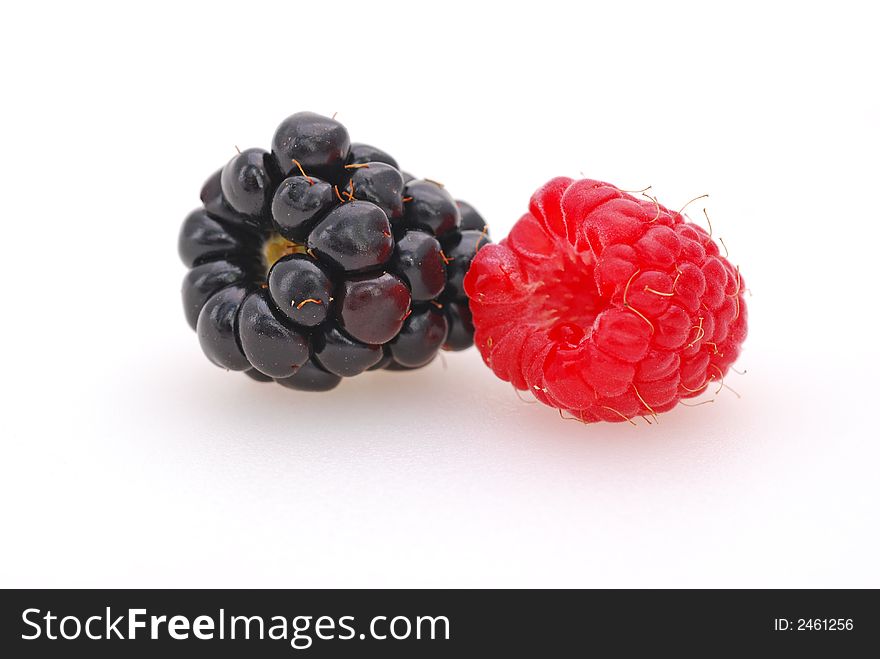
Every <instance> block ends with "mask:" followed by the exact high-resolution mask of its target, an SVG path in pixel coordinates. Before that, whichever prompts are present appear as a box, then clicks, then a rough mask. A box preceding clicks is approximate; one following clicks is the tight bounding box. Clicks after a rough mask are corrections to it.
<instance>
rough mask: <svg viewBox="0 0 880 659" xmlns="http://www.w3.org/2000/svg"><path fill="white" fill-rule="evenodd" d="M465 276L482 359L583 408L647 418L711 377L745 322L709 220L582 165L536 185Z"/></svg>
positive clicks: (570, 408)
mask: <svg viewBox="0 0 880 659" xmlns="http://www.w3.org/2000/svg"><path fill="white" fill-rule="evenodd" d="M682 210H683V209H682ZM725 251H726V250H725ZM464 288H465V291H466V292H467V294H468V296H469V298H470V308H471V312H472V316H473V324H474V326H475V328H476V329H475V342H476V345H477V347H478V348H479V350H480V353H481V355H482V357H483V360H484V361H485V362H486V364H487V365H488V366H489V367H490V368H491V369H492V370H493V371H494V372H495V374H496V375H497V376H498V377H499V378H501V379H502V380H505V381H507V382H510V383H512V384H513V386H514V387H515V388H516V389H518V390H528V391H530V392H532V394H534V396H535V397H536V398H537V399H538V400H539V401H541V402H542V403H545V404H547V405H550V406H552V407H556V408H558V409H559V410H560V411H566V412H568V413H570V414H571V415H572V416H573V417H574V418H576V419H579V420H581V421H584V422H595V421H611V422H625V421H629V422H630V423H633V419H634V418H635V417H637V416H644V417H645V418H646V419H648V418H651V417H653V418H654V419H656V415H657V414H659V413H662V412H666V411H669V410H671V409H672V408H674V407H675V406H676V405H678V404H679V403H680V402H681V401H682V400H684V399H688V398H693V397H695V396H699V395H700V394H702V393H704V392H705V391H706V390H707V388H708V387H710V386H711V387H713V391H716V388H717V391H720V388H721V386H722V385H723V379H724V376H725V375H726V373H727V372H728V370H729V369H730V367H731V365H732V364H733V363H734V361H736V359H737V357H738V356H739V354H740V350H741V346H742V343H743V341H744V340H745V337H746V332H747V310H746V305H745V300H744V298H743V294H744V291H745V284H744V282H743V278H742V275H741V274H740V271H739V268H738V267H734V266H733V265H732V264H731V263H730V262H729V261H728V259H727V258H726V257H725V256H722V255H721V250H720V249H719V246H718V244H716V242H715V241H714V240H713V239H712V236H711V235H710V233H709V232H707V231H706V230H705V229H703V228H702V227H701V226H698V225H697V224H694V223H693V222H689V221H687V219H686V218H685V217H684V215H682V212H681V211H674V210H670V209H668V208H666V207H665V206H663V205H662V204H660V203H659V202H658V201H657V200H656V199H654V198H653V197H648V196H643V197H642V198H639V197H636V196H634V195H633V194H630V193H628V192H625V191H623V190H621V189H619V188H617V187H616V186H614V185H612V184H610V183H603V182H601V181H595V180H590V179H583V180H578V181H575V180H572V179H570V178H565V177H559V178H554V179H552V180H551V181H549V182H548V183H547V184H545V185H544V186H543V187H541V188H540V189H539V190H538V191H537V192H535V194H534V195H533V196H532V199H531V203H530V204H529V212H527V213H526V214H525V215H523V216H522V218H520V219H519V220H518V221H517V222H516V224H515V225H514V227H513V229H512V231H511V232H510V234H509V235H508V236H507V237H506V238H505V239H504V240H501V241H500V242H499V243H497V244H492V245H488V246H486V247H485V248H484V249H482V250H480V252H479V253H478V254H477V255H476V257H475V259H474V261H473V263H472V265H471V268H470V270H469V272H468V274H467V276H466V277H465V279H464Z"/></svg>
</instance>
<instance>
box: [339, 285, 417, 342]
mask: <svg viewBox="0 0 880 659" xmlns="http://www.w3.org/2000/svg"><path fill="white" fill-rule="evenodd" d="M411 302H412V296H411V294H410V292H409V289H408V288H407V287H406V284H404V283H403V281H402V280H401V279H400V278H398V277H396V276H394V275H392V274H391V273H388V272H386V273H383V274H381V275H379V276H378V277H372V276H365V277H359V278H355V279H349V280H347V281H346V282H345V284H344V285H343V288H342V292H341V294H340V300H339V311H338V314H339V324H340V326H341V327H342V328H343V329H344V330H345V331H346V332H347V333H348V334H350V335H351V336H353V337H354V338H356V339H358V340H359V341H363V342H364V343H372V344H375V345H379V344H382V343H386V342H387V341H390V340H391V339H393V338H394V337H395V336H396V335H397V333H398V332H399V331H400V329H401V327H403V321H404V320H405V319H406V316H407V313H408V312H409V306H410V303H411Z"/></svg>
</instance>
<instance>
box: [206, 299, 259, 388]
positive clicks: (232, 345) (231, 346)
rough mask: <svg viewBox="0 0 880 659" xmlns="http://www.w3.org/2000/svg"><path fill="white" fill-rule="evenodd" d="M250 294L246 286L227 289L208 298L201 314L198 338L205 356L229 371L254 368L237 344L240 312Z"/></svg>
mask: <svg viewBox="0 0 880 659" xmlns="http://www.w3.org/2000/svg"><path fill="white" fill-rule="evenodd" d="M247 294H248V288H247V287H245V286H228V287H226V288H223V289H220V290H219V291H217V292H216V293H214V295H212V296H211V297H209V298H208V300H207V301H206V302H205V306H204V307H202V310H201V311H200V312H199V319H198V321H197V323H196V334H198V336H199V343H200V344H201V345H202V350H203V351H204V353H205V355H206V356H207V357H208V359H210V360H211V361H212V362H214V363H215V364H216V365H217V366H220V367H221V368H225V369H227V370H230V371H244V370H246V369H248V368H250V367H251V365H250V363H249V362H248V360H247V357H245V355H244V353H243V352H242V351H241V346H239V343H238V336H237V335H238V327H237V325H238V311H239V309H240V308H241V303H242V302H244V298H245V297H246V296H247Z"/></svg>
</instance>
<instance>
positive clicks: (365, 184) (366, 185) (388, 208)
mask: <svg viewBox="0 0 880 659" xmlns="http://www.w3.org/2000/svg"><path fill="white" fill-rule="evenodd" d="M403 185H404V184H403V176H401V174H400V172H399V171H398V170H397V169H395V168H394V167H392V166H391V165H386V164H385V163H381V162H369V163H364V164H363V166H358V167H356V168H355V170H354V174H352V177H351V183H350V188H349V189H350V190H351V194H352V195H353V196H354V198H355V199H363V200H365V201H370V202H373V203H374V204H376V205H377V206H378V207H379V208H381V209H382V210H383V211H384V212H385V215H386V216H387V217H388V219H389V220H396V219H399V218H401V217H403Z"/></svg>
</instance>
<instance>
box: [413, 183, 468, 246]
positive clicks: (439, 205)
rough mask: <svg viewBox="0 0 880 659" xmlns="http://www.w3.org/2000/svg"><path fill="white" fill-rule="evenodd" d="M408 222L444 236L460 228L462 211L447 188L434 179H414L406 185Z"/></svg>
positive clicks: (414, 226) (418, 227) (436, 234)
mask: <svg viewBox="0 0 880 659" xmlns="http://www.w3.org/2000/svg"><path fill="white" fill-rule="evenodd" d="M404 194H405V195H406V198H407V199H408V201H407V202H406V206H405V208H406V222H407V224H408V225H409V226H411V227H413V228H417V229H424V230H426V231H430V232H431V233H433V234H434V235H435V236H438V237H439V236H443V235H445V234H447V233H450V232H452V231H455V230H457V229H458V225H459V223H460V222H461V212H460V211H459V210H458V205H457V204H456V203H455V200H454V199H453V198H452V195H450V194H449V193H448V192H447V191H446V189H445V188H443V187H442V186H441V185H440V184H438V183H435V182H434V181H422V180H414V181H410V182H409V183H407V184H406V186H405V187H404Z"/></svg>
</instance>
